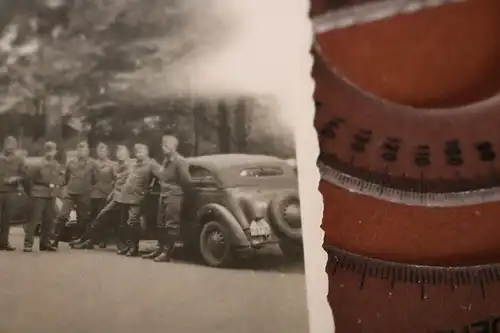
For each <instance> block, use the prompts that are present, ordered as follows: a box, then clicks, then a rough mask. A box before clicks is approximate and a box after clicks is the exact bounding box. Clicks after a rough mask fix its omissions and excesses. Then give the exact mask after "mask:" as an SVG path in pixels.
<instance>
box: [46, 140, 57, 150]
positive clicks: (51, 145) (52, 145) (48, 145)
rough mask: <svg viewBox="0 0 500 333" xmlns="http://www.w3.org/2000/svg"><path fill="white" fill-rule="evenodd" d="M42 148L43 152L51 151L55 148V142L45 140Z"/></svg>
mask: <svg viewBox="0 0 500 333" xmlns="http://www.w3.org/2000/svg"><path fill="white" fill-rule="evenodd" d="M43 150H44V151H45V152H52V151H55V150H57V144H56V143H55V142H53V141H47V142H45V144H44V145H43Z"/></svg>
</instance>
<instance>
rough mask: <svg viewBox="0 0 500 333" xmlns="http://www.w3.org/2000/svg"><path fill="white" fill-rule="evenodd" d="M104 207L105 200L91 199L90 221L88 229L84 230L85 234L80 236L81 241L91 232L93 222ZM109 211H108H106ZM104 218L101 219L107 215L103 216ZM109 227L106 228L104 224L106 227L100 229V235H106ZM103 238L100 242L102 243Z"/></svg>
mask: <svg viewBox="0 0 500 333" xmlns="http://www.w3.org/2000/svg"><path fill="white" fill-rule="evenodd" d="M105 207H106V199H105V198H92V199H91V201H90V221H92V222H91V223H90V224H89V227H88V228H86V230H85V233H84V234H83V235H82V239H84V240H85V239H87V238H88V237H87V235H88V234H89V233H90V232H91V229H92V224H93V223H94V221H95V220H96V218H97V216H98V215H99V213H100V212H101V211H102V210H103V209H104V208H105ZM107 211H109V209H108V210H107ZM107 211H105V212H104V213H106V212H107ZM103 216H104V217H103V218H106V217H107V216H108V214H104V215H103ZM109 227H110V226H108V224H107V223H106V226H105V227H104V226H103V227H102V228H100V231H101V232H102V233H106V232H107V231H108V228H109ZM104 239H105V237H104V235H103V237H102V240H103V241H104Z"/></svg>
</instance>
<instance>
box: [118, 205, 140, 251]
mask: <svg viewBox="0 0 500 333" xmlns="http://www.w3.org/2000/svg"><path fill="white" fill-rule="evenodd" d="M122 205H123V208H122V209H123V211H124V212H126V214H127V227H126V228H127V229H126V235H125V238H126V239H127V242H128V243H129V244H130V246H131V247H133V248H136V249H137V248H139V241H140V239H141V236H142V226H141V206H140V205H139V204H137V205H132V204H122Z"/></svg>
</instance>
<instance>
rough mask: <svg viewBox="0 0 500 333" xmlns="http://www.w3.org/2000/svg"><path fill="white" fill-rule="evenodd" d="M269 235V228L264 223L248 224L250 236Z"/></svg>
mask: <svg viewBox="0 0 500 333" xmlns="http://www.w3.org/2000/svg"><path fill="white" fill-rule="evenodd" d="M270 234H271V227H270V226H269V224H268V223H267V222H266V221H254V222H252V223H251V224H250V235H252V236H268V235H270Z"/></svg>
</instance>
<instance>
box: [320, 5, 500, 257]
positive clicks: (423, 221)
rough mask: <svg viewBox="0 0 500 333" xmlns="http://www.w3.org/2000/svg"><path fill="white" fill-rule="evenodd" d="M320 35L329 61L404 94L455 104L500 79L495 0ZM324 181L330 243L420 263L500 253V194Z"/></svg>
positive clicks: (493, 87) (362, 80) (372, 85)
mask: <svg viewBox="0 0 500 333" xmlns="http://www.w3.org/2000/svg"><path fill="white" fill-rule="evenodd" d="M319 41H320V44H321V47H322V48H323V49H324V50H326V54H327V55H328V57H329V58H330V60H331V63H334V64H335V65H336V67H337V69H339V70H340V71H341V72H342V73H344V74H345V75H347V77H349V78H350V79H351V80H353V81H354V82H355V83H356V84H358V85H359V86H360V87H362V88H363V89H366V90H368V91H372V92H374V93H376V94H378V95H380V96H383V97H384V98H387V99H390V100H393V101H397V102H400V103H404V104H411V105H419V106H422V105H425V106H450V105H457V104H463V103H468V102H470V101H474V100H480V99H483V98H485V97H487V96H490V95H492V94H495V93H496V92H497V91H498V90H499V87H500V75H498V68H499V66H498V64H499V62H500V1H498V0H470V1H468V2H466V3H463V4H456V5H447V6H444V7H440V8H436V9H429V10H425V11H422V12H420V13H417V14H413V15H408V16H400V17H397V18H392V19H389V20H384V21H379V22H375V23H370V24H367V25H363V26H356V27H351V28H347V29H344V30H337V31H335V32H332V33H329V34H327V35H324V36H322V37H319ZM353 112H355V111H353ZM485 121H487V119H485ZM394 126H397V124H394ZM444 130H445V129H444ZM465 134H466V133H465ZM320 190H321V192H322V194H323V196H324V205H325V209H324V219H323V229H324V230H325V235H326V237H325V240H326V242H327V243H330V244H335V245H337V246H340V247H342V248H344V249H346V250H349V251H352V252H356V253H360V254H366V255H369V256H375V257H378V258H382V259H392V260H398V261H405V262H413V263H420V264H474V263H482V262H488V261H492V260H495V261H500V203H492V204H486V205H475V206H464V207H460V208H425V207H410V206H404V205H395V204H391V203H388V202H384V201H381V200H377V199H374V198H369V197H365V196H360V195H355V194H351V193H349V192H348V191H345V190H341V189H338V188H336V187H334V186H333V185H330V184H327V183H322V184H321V185H320Z"/></svg>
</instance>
